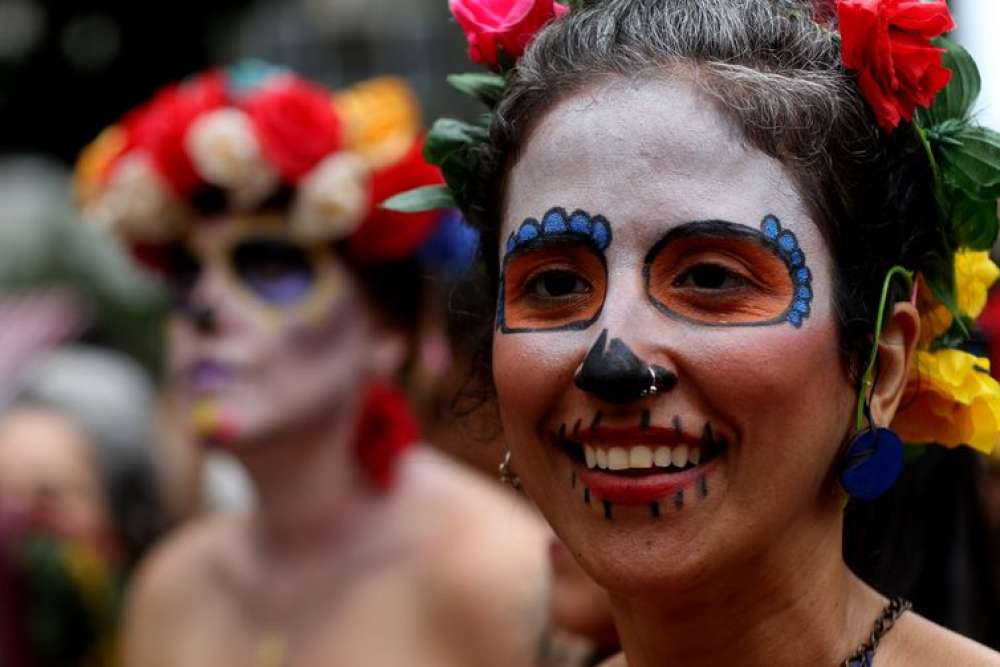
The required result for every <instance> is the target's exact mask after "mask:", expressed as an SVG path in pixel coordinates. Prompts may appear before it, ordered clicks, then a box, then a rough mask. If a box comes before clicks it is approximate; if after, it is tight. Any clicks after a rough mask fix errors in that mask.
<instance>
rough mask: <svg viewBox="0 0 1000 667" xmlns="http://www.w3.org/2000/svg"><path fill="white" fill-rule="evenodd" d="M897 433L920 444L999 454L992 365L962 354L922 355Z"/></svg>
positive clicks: (998, 400) (999, 387)
mask: <svg viewBox="0 0 1000 667" xmlns="http://www.w3.org/2000/svg"><path fill="white" fill-rule="evenodd" d="M892 428H893V430H895V431H896V432H897V433H898V434H899V436H900V437H901V438H902V439H903V440H905V441H906V442H910V443H914V444H923V443H932V442H933V443H938V444H941V445H945V446H946V447H958V446H959V445H968V446H970V447H973V448H975V449H977V450H979V451H981V452H983V453H984V454H990V453H991V452H993V451H994V450H995V449H996V447H997V444H998V435H997V434H998V433H1000V384H997V381H996V380H994V379H993V378H992V377H991V376H990V362H989V360H988V359H983V358H981V357H976V356H973V355H971V354H969V353H967V352H962V351H961V350H950V349H942V350H937V351H934V352H930V351H927V350H919V351H918V352H917V359H916V361H915V363H914V365H913V368H912V369H911V371H910V379H909V384H908V387H907V393H906V395H905V396H904V397H903V402H902V404H901V405H900V408H899V411H898V412H897V413H896V418H895V419H894V420H893V422H892Z"/></svg>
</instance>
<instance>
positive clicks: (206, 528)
mask: <svg viewBox="0 0 1000 667" xmlns="http://www.w3.org/2000/svg"><path fill="white" fill-rule="evenodd" d="M243 533H244V520H243V519H241V518H239V517H237V516H232V515H220V516H213V517H208V518H205V519H200V520H196V521H193V522H192V523H191V524H189V525H186V526H184V527H183V528H180V529H178V530H177V531H176V532H175V533H174V534H172V535H170V536H169V537H167V538H166V539H165V540H164V541H163V542H162V543H161V544H159V545H158V546H157V547H156V548H155V549H154V550H153V552H152V553H151V554H150V555H149V556H148V557H147V558H146V560H145V561H144V562H143V564H142V565H141V567H140V568H139V571H138V573H137V575H136V576H135V578H134V579H133V581H132V584H131V586H130V589H129V593H128V604H127V608H126V616H125V635H124V641H125V654H126V664H144V665H145V664H151V663H150V662H149V658H150V655H151V654H161V653H162V647H163V643H164V642H166V641H169V640H170V639H171V637H172V636H173V634H175V633H176V634H183V633H184V628H185V623H184V622H183V621H184V620H185V619H187V620H193V614H192V612H193V611H194V610H193V609H192V601H197V600H204V599H205V593H206V590H207V588H208V587H210V586H213V585H218V584H217V581H218V577H217V576H216V574H215V573H216V571H217V570H218V564H219V563H220V561H221V559H222V558H224V557H225V556H224V555H225V554H226V553H227V551H228V549H227V548H226V547H225V545H226V544H228V545H229V548H230V549H231V548H232V545H233V544H235V543H236V542H237V541H238V540H239V539H240V536H241V535H242V534H243ZM151 652H152V653H151ZM138 656H141V658H139V657H138Z"/></svg>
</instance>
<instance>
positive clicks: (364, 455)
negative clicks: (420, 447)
mask: <svg viewBox="0 0 1000 667" xmlns="http://www.w3.org/2000/svg"><path fill="white" fill-rule="evenodd" d="M356 438H357V440H356V442H357V445H356V446H357V455H358V460H359V462H360V463H361V468H362V469H363V470H364V471H365V473H366V474H367V476H368V480H369V481H370V482H371V483H372V484H373V485H374V486H375V487H376V488H378V489H380V490H382V491H388V490H389V489H390V488H392V484H393V482H394V481H395V479H396V463H397V462H398V460H399V457H400V456H402V455H403V453H404V452H405V451H406V450H407V449H409V448H410V446H412V445H413V444H414V443H416V442H417V440H418V439H419V438H420V429H419V427H418V426H417V420H416V418H415V417H414V416H413V413H412V412H411V411H410V406H409V404H408V403H407V401H406V396H404V395H403V393H402V392H401V391H399V390H398V389H396V388H394V387H392V386H389V385H380V384H377V385H374V386H372V387H369V389H368V394H367V395H366V396H365V400H364V404H363V405H362V407H361V415H360V419H359V420H358V430H357V435H356Z"/></svg>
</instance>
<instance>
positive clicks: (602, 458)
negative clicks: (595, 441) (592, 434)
mask: <svg viewBox="0 0 1000 667" xmlns="http://www.w3.org/2000/svg"><path fill="white" fill-rule="evenodd" d="M594 454H595V455H596V456H597V467H598V468H600V469H601V470H607V469H608V450H606V449H598V450H597V451H596V452H594Z"/></svg>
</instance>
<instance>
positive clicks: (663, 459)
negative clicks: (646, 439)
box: [653, 447, 670, 468]
mask: <svg viewBox="0 0 1000 667" xmlns="http://www.w3.org/2000/svg"><path fill="white" fill-rule="evenodd" d="M653 463H655V464H656V467H657V468H667V467H669V466H670V448H669V447H657V448H656V453H655V454H653Z"/></svg>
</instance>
